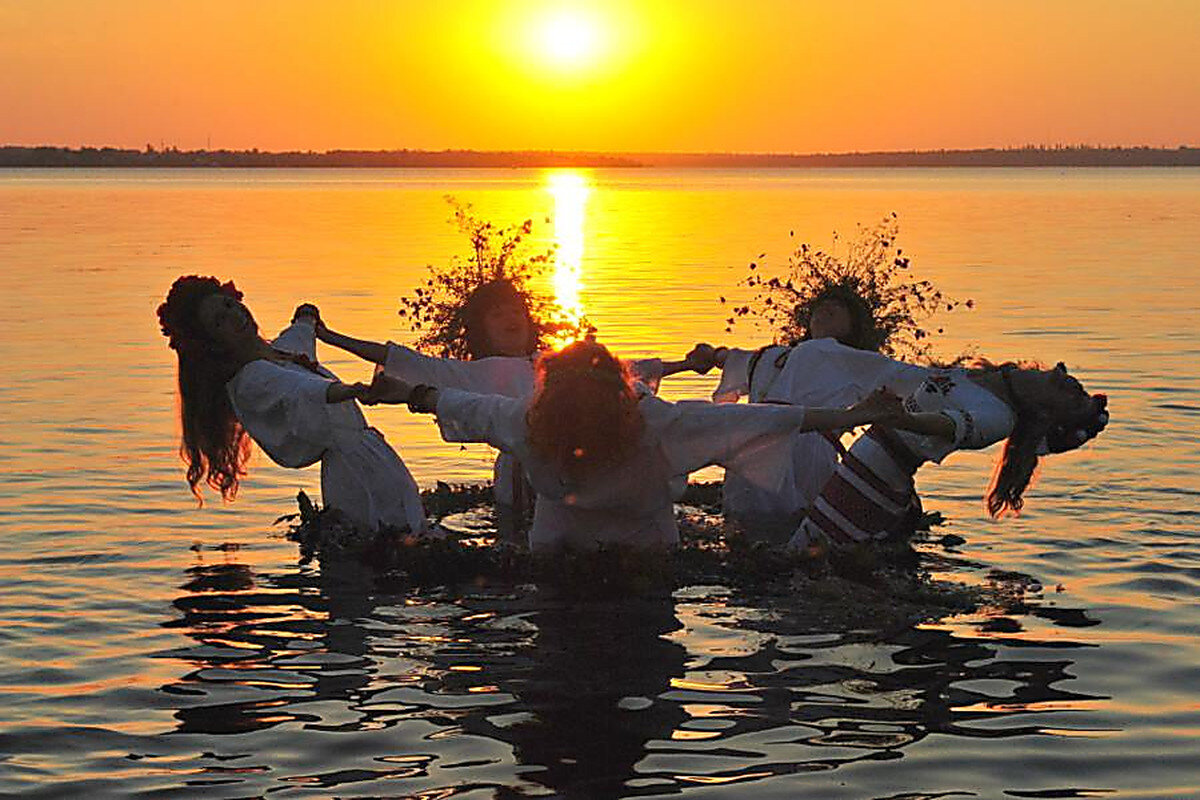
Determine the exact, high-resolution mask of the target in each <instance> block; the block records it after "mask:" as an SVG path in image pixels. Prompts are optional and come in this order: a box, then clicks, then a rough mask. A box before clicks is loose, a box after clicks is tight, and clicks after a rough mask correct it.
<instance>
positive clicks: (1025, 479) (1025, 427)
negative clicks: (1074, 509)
mask: <svg viewBox="0 0 1200 800" xmlns="http://www.w3.org/2000/svg"><path fill="white" fill-rule="evenodd" d="M1060 367H1061V368H1062V369H1063V370H1064V372H1065V370H1066V368H1065V367H1062V366H1061V365H1060ZM979 368H982V369H984V370H987V371H991V372H999V373H1000V375H1001V376H1002V377H1003V379H1004V385H1005V388H1006V390H1007V392H1008V395H1009V399H1010V401H1011V402H1012V404H1013V411H1014V413H1015V415H1016V423H1015V424H1014V425H1013V429H1012V433H1010V434H1009V436H1008V440H1007V441H1005V443H1004V451H1003V453H1001V455H1000V461H999V463H998V464H997V465H996V470H995V472H994V473H993V475H992V483H991V485H990V486H989V487H988V494H987V510H988V513H989V514H990V515H991V516H992V517H1002V516H1004V515H1005V514H1008V513H1012V514H1019V513H1021V509H1022V508H1024V506H1025V498H1024V494H1025V490H1026V489H1028V488H1029V486H1030V484H1031V483H1032V482H1033V479H1034V476H1035V475H1036V474H1037V471H1038V468H1039V466H1040V465H1041V460H1042V457H1043V456H1045V455H1048V454H1050V453H1063V452H1066V451H1068V450H1073V449H1075V448H1076V447H1079V446H1080V445H1081V444H1083V443H1084V442H1086V441H1088V440H1089V439H1091V438H1093V437H1095V436H1096V435H1098V434H1099V433H1100V431H1102V430H1103V429H1104V426H1105V425H1107V424H1108V411H1107V404H1108V398H1107V397H1105V396H1104V395H1102V394H1097V395H1092V403H1091V406H1090V411H1089V412H1087V413H1085V414H1083V415H1081V416H1075V417H1071V418H1069V419H1064V418H1061V415H1060V416H1059V417H1056V416H1055V415H1053V414H1051V413H1050V412H1049V411H1048V410H1047V409H1045V408H1042V407H1039V406H1037V405H1035V404H1032V403H1028V402H1026V401H1024V400H1023V399H1022V398H1021V397H1020V396H1019V395H1018V394H1017V392H1015V391H1013V388H1012V384H1011V382H1010V379H1009V375H1010V374H1011V373H1012V372H1013V371H1016V370H1029V369H1037V370H1044V369H1045V367H1043V366H1042V365H1040V364H1035V363H1031V362H1019V363H1018V362H1008V363H1005V364H1001V365H999V366H996V365H993V364H989V363H987V362H981V363H980V364H979Z"/></svg>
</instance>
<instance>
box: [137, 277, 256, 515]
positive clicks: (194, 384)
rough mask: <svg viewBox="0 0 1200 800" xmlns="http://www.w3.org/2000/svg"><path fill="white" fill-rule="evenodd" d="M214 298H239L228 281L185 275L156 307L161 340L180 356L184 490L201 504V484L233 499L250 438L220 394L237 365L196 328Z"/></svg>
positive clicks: (247, 455) (227, 498) (226, 397)
mask: <svg viewBox="0 0 1200 800" xmlns="http://www.w3.org/2000/svg"><path fill="white" fill-rule="evenodd" d="M214 294H224V295H228V296H229V297H233V298H234V299H236V300H241V299H242V293H241V292H240V291H238V289H237V287H236V286H234V285H233V281H228V282H226V283H221V281H219V280H217V279H216V278H213V277H203V276H200V275H184V276H181V277H179V278H177V279H176V280H175V283H173V284H172V285H171V290H170V291H169V292H168V293H167V299H166V301H165V302H163V303H162V305H160V306H159V307H158V322H159V324H160V325H161V326H162V332H163V336H166V337H167V339H168V342H169V344H170V347H171V349H172V350H174V351H175V353H176V355H177V356H178V357H179V421H180V427H181V431H182V433H181V441H180V445H179V455H180V458H182V459H183V461H184V463H185V464H187V482H188V486H190V487H191V490H192V494H194V495H195V496H196V498H197V499H198V500H200V501H201V502H203V497H202V495H201V493H200V489H199V486H200V483H201V482H202V481H203V482H204V483H207V484H208V485H209V486H210V487H211V488H213V489H215V490H217V491H218V492H220V493H221V497H222V498H224V499H225V500H232V499H233V498H234V497H236V496H237V491H238V482H239V480H240V479H241V477H242V476H243V475H245V474H246V460H247V459H248V458H249V457H250V437H249V435H248V434H247V433H246V431H245V429H243V428H242V424H241V423H240V422H239V421H238V418H237V416H236V415H235V414H234V413H233V406H232V404H231V403H230V402H229V394H228V392H227V391H226V390H225V385H226V384H227V383H229V381H230V380H232V379H233V376H234V375H236V374H237V371H238V368H239V366H240V365H239V364H238V363H237V362H236V361H235V360H234V359H233V358H232V357H231V354H230V353H229V352H228V351H226V350H225V349H224V348H223V347H221V346H220V345H219V344H218V343H216V342H215V341H213V340H212V338H211V337H210V336H208V334H207V333H206V332H205V331H204V328H203V326H202V325H201V324H200V318H199V313H198V312H199V308H200V303H201V302H202V301H203V300H204V299H205V298H206V297H209V296H210V295H214Z"/></svg>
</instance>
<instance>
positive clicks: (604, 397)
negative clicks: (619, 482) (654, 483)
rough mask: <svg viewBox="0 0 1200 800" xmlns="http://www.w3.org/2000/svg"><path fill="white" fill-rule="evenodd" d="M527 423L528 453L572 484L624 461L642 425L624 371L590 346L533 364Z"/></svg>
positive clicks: (602, 350) (578, 344)
mask: <svg viewBox="0 0 1200 800" xmlns="http://www.w3.org/2000/svg"><path fill="white" fill-rule="evenodd" d="M526 423H527V424H528V426H529V444H530V447H531V448H532V449H533V451H534V452H535V453H537V454H538V455H539V456H541V457H542V458H544V459H546V460H547V461H549V462H550V463H551V464H553V465H555V466H556V467H558V468H559V469H560V470H562V471H563V472H564V473H565V474H566V475H567V476H568V477H569V478H571V479H579V478H582V477H585V476H586V475H589V474H591V473H593V472H594V471H595V470H597V469H598V468H601V467H605V466H611V465H614V464H618V463H620V462H621V461H622V460H624V459H625V458H627V457H628V456H629V455H631V454H632V453H633V451H634V450H635V449H637V446H638V443H639V442H640V440H641V435H642V430H643V428H644V425H645V423H644V421H643V419H642V413H641V410H640V409H639V408H638V398H637V395H636V394H635V393H634V390H633V386H632V383H631V380H630V377H629V372H628V370H627V369H626V367H625V366H624V365H623V364H622V363H621V362H620V361H619V360H617V359H616V358H614V357H613V355H612V354H611V353H609V352H608V350H607V349H606V348H605V347H604V345H601V344H598V343H596V342H594V341H581V342H575V343H574V344H571V345H568V346H567V347H565V348H564V349H563V350H562V351H560V352H557V353H546V354H545V355H543V356H542V357H541V358H540V359H538V363H537V389H536V390H535V393H534V396H533V401H532V402H531V403H530V406H529V411H528V412H526Z"/></svg>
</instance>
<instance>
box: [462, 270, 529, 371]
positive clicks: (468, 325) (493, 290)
mask: <svg viewBox="0 0 1200 800" xmlns="http://www.w3.org/2000/svg"><path fill="white" fill-rule="evenodd" d="M529 303H530V299H529V297H528V296H527V295H526V294H525V293H523V292H522V291H521V290H520V289H518V288H517V286H516V285H515V284H514V283H513V282H512V281H510V280H508V279H507V278H499V279H497V280H493V281H488V282H487V283H484V284H481V285H480V286H478V287H477V288H476V289H475V290H474V291H472V292H471V293H470V294H469V295H468V296H467V299H466V301H465V302H464V303H463V305H462V309H461V310H460V311H459V314H458V324H459V326H460V329H461V331H462V338H463V341H464V342H465V344H466V351H467V355H469V356H470V357H471V358H486V357H488V356H494V355H497V353H496V352H495V345H494V344H493V343H492V341H491V340H490V339H489V338H488V335H487V330H486V326H485V325H484V318H485V317H486V316H487V314H488V312H489V311H491V310H492V309H494V308H497V307H500V306H507V305H514V306H519V307H520V309H521V312H522V313H523V314H524V315H525V323H526V325H528V331H529V339H528V341H527V342H526V343H525V355H532V354H533V353H535V352H537V351H538V349H539V345H540V343H541V338H542V334H543V330H542V326H541V325H540V324H538V323H537V322H536V321H535V320H534V319H533V314H532V313H531V312H530V310H529Z"/></svg>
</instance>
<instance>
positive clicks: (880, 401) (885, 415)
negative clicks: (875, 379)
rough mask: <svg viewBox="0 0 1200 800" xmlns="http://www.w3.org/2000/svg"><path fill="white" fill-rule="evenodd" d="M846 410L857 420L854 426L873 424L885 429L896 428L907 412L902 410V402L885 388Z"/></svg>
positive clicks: (906, 416)
mask: <svg viewBox="0 0 1200 800" xmlns="http://www.w3.org/2000/svg"><path fill="white" fill-rule="evenodd" d="M847 410H848V411H849V412H850V413H851V415H852V416H853V417H855V419H857V420H859V421H858V422H856V423H855V424H856V425H866V424H871V423H874V424H876V425H884V426H887V427H898V426H900V425H901V424H902V423H903V422H904V421H905V420H906V419H907V418H908V412H907V411H906V410H905V409H904V401H903V400H901V399H900V398H899V397H898V396H897V395H896V394H894V393H893V392H892V391H891V390H890V389H888V388H887V387H886V386H885V387H883V388H881V389H876V390H875V391H873V392H871V393H870V394H869V395H867V396H866V397H864V398H863V399H862V400H859V401H858V402H857V403H855V404H854V405H852V406H850V408H849V409H847Z"/></svg>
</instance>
